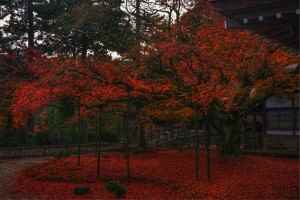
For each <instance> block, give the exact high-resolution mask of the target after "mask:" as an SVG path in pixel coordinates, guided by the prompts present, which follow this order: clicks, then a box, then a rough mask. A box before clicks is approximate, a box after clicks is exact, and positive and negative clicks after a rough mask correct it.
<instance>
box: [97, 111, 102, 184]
mask: <svg viewBox="0 0 300 200" xmlns="http://www.w3.org/2000/svg"><path fill="white" fill-rule="evenodd" d="M97 133H98V138H97V178H99V177H100V157H101V135H102V117H101V108H100V107H98V110H97Z"/></svg>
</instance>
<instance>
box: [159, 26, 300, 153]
mask: <svg viewBox="0 0 300 200" xmlns="http://www.w3.org/2000/svg"><path fill="white" fill-rule="evenodd" d="M180 29H181V32H180V33H176V34H175V35H173V36H172V35H171V36H170V34H166V36H165V41H162V42H160V43H158V44H157V46H156V47H157V50H156V52H155V53H156V54H157V56H159V57H160V58H161V62H162V66H161V69H162V70H163V71H165V72H166V73H167V74H169V77H168V78H171V79H174V78H173V77H175V81H174V83H175V85H177V87H176V88H177V90H178V91H177V93H178V94H177V99H178V100H179V101H181V102H183V103H185V104H186V105H191V104H192V105H194V106H193V107H194V108H196V110H197V113H198V114H200V115H202V116H204V118H206V121H207V123H209V124H212V123H213V121H214V120H216V119H217V118H221V117H220V116H222V113H223V114H225V116H226V115H227V116H226V119H227V120H229V119H232V120H233V122H232V124H233V126H232V128H231V130H230V132H235V133H234V134H231V136H229V138H231V137H232V138H231V139H232V141H234V140H236V141H235V142H234V143H237V145H236V148H239V141H238V140H239V139H238V138H237V137H238V135H239V132H240V131H242V130H241V129H240V127H238V128H237V127H236V126H234V124H239V121H240V120H241V119H243V116H245V114H246V113H247V111H249V110H250V108H252V107H253V106H251V105H252V104H254V105H255V104H256V103H257V101H256V100H258V99H266V98H267V97H269V96H271V95H274V94H276V93H278V92H280V93H281V94H285V95H287V94H293V93H294V92H295V91H296V89H297V84H298V81H299V75H298V74H297V73H290V72H289V71H288V70H287V69H286V67H287V66H288V65H289V64H295V63H296V64H299V56H297V55H295V54H291V53H287V52H285V51H283V50H281V49H274V48H272V46H271V45H270V44H269V43H268V41H267V40H264V39H263V38H261V37H259V36H257V35H255V34H253V33H250V32H247V31H241V30H231V31H229V30H226V29H224V28H223V27H222V26H221V25H220V24H218V23H212V24H208V25H203V26H202V27H200V28H198V29H197V30H196V31H195V30H191V29H190V27H189V26H181V27H180ZM190 31H191V32H190ZM253 90H255V91H256V93H255V95H253V94H254V92H253ZM250 94H251V95H250ZM254 96H255V97H254ZM213 113H216V114H213ZM222 125H223V126H225V124H224V123H223V124H222ZM214 128H216V127H214ZM217 129H218V130H217V131H221V132H223V133H222V134H223V135H224V134H225V133H224V131H222V128H221V127H220V125H219V127H217ZM225 142H226V141H225ZM224 145H225V146H226V144H224ZM229 146H230V145H229V144H228V147H229ZM231 151H233V152H234V151H235V150H234V149H231V150H230V152H231Z"/></svg>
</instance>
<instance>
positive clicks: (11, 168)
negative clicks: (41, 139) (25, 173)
mask: <svg viewBox="0 0 300 200" xmlns="http://www.w3.org/2000/svg"><path fill="white" fill-rule="evenodd" d="M49 159H50V158H26V159H17V160H0V199H1V200H10V199H13V198H11V197H10V196H9V194H8V192H7V189H8V188H9V185H10V184H11V183H12V181H11V180H13V178H14V176H15V175H16V173H17V172H19V171H20V170H23V169H25V168H27V167H30V166H33V165H36V164H40V163H43V162H45V161H47V160H49Z"/></svg>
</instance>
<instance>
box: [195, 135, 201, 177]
mask: <svg viewBox="0 0 300 200" xmlns="http://www.w3.org/2000/svg"><path fill="white" fill-rule="evenodd" d="M199 134H200V133H199V132H198V131H197V132H196V144H195V176H196V179H197V180H199V170H200V135H199Z"/></svg>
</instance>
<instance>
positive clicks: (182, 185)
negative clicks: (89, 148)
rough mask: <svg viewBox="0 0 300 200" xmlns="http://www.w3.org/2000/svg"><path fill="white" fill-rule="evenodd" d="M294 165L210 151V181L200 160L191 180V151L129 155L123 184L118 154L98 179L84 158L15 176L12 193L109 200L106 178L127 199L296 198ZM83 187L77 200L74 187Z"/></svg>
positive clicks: (121, 160)
mask: <svg viewBox="0 0 300 200" xmlns="http://www.w3.org/2000/svg"><path fill="white" fill-rule="evenodd" d="M299 164H300V163H299V161H298V160H291V159H284V158H271V157H259V156H242V157H240V158H232V159H223V158H221V157H220V156H219V155H218V154H217V153H216V152H212V179H211V181H207V178H206V176H205V159H204V153H203V154H202V155H201V168H200V169H201V177H200V181H196V180H195V176H194V153H193V151H190V150H188V151H182V152H179V151H175V150H174V151H172V150H168V151H159V152H150V153H144V154H135V155H132V160H131V166H132V171H131V172H132V176H133V177H132V179H131V180H130V182H127V181H126V179H125V160H124V157H123V156H122V155H120V154H109V155H105V156H104V157H103V158H102V160H101V176H102V179H101V180H97V179H96V178H95V176H96V158H95V157H93V156H84V157H83V158H82V165H81V166H80V167H77V166H76V157H71V158H66V159H63V160H51V161H49V162H48V163H45V164H42V165H39V166H35V167H33V168H31V169H28V170H25V171H23V172H22V173H21V174H19V175H18V177H17V179H16V183H15V186H14V187H13V188H12V192H14V193H15V194H16V197H25V198H29V199H43V200H44V199H58V200H60V199H64V200H67V199H78V200H79V199H114V195H113V194H111V193H109V192H108V191H107V190H106V189H105V187H104V184H103V182H104V180H105V179H115V180H119V181H120V182H121V183H123V184H124V185H126V186H127V188H128V193H127V195H126V198H127V199H202V198H203V199H251V200H253V199H299V191H298V188H299V166H300V165H299ZM78 185H88V186H90V188H91V192H90V193H89V194H87V195H84V196H82V197H78V196H75V195H74V194H73V189H74V187H76V186H78Z"/></svg>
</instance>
